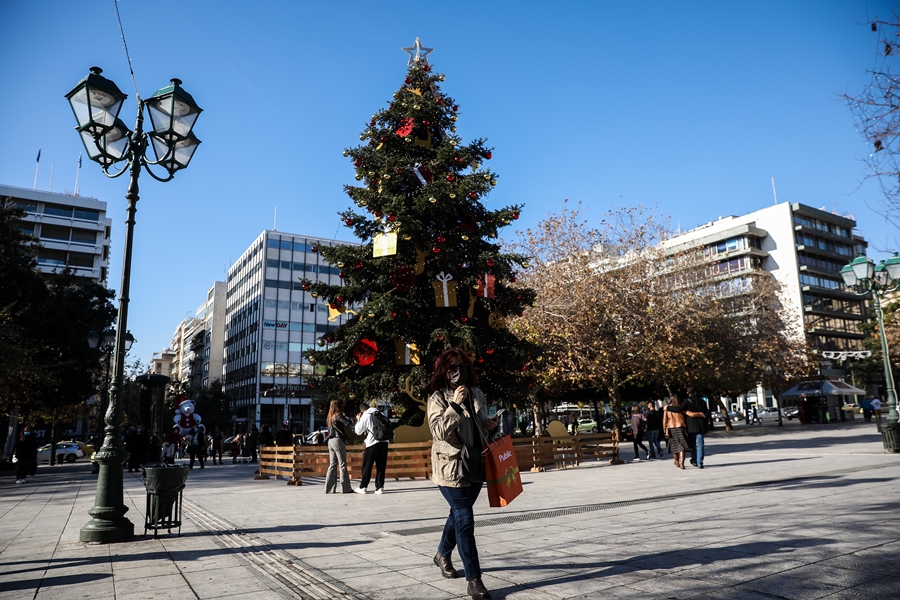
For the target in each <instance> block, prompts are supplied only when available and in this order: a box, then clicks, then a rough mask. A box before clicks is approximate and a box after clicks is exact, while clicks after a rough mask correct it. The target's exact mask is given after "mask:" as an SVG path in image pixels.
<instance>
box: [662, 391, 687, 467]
mask: <svg viewBox="0 0 900 600" xmlns="http://www.w3.org/2000/svg"><path fill="white" fill-rule="evenodd" d="M678 405H679V401H678V396H676V395H675V394H672V395H671V396H669V405H668V406H666V407H665V408H664V409H663V433H664V434H665V436H666V445H667V446H668V447H669V452H671V453H672V456H674V457H675V466H676V467H678V468H679V469H683V468H684V453H685V452H687V451H688V450H689V449H690V447H691V446H690V444H689V443H688V439H687V428H686V427H685V423H684V415H683V414H681V413H680V412H673V411H672V410H671V409H672V408H673V407H674V408H677V407H678Z"/></svg>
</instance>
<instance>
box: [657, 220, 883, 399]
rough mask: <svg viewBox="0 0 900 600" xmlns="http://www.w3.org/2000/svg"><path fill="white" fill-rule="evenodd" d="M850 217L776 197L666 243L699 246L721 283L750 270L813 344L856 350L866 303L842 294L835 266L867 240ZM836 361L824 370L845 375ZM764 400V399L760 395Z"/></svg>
mask: <svg viewBox="0 0 900 600" xmlns="http://www.w3.org/2000/svg"><path fill="white" fill-rule="evenodd" d="M855 227H856V221H855V220H854V219H853V217H852V216H849V215H846V216H842V215H839V214H836V213H832V212H828V211H826V210H824V209H818V208H813V207H811V206H807V205H805V204H799V203H793V204H792V203H781V204H776V205H773V206H770V207H768V208H763V209H761V210H758V211H755V212H752V213H750V214H747V215H744V216H741V217H737V216H729V217H720V218H719V219H718V220H716V221H712V222H710V223H706V224H705V225H701V226H700V227H697V228H695V229H692V230H690V231H686V232H684V233H681V234H679V235H676V236H675V237H673V238H670V239H669V240H667V241H666V242H665V245H666V246H668V247H670V248H673V249H675V248H685V247H701V246H702V247H703V249H704V253H705V255H706V256H707V257H709V258H710V259H711V261H712V262H713V263H714V265H715V266H714V270H715V272H716V273H717V274H718V275H719V276H720V278H721V280H722V285H728V286H732V287H734V286H738V287H740V286H741V285H744V284H746V283H748V282H749V278H748V277H747V274H748V272H749V271H751V270H754V269H762V270H765V271H768V272H769V273H771V274H772V275H773V276H774V277H775V278H776V280H777V281H778V282H779V283H780V284H781V301H782V305H783V308H784V310H785V311H786V314H787V315H788V319H789V321H790V322H792V323H793V324H795V325H796V326H797V327H796V330H797V331H798V332H803V334H805V335H806V337H807V340H808V341H809V343H810V344H811V345H812V347H814V348H816V349H817V350H819V351H820V352H821V351H824V350H859V349H861V343H862V340H863V338H864V337H865V336H864V334H863V333H861V332H860V331H859V327H858V326H859V325H860V324H862V323H865V321H866V320H867V318H868V316H867V312H866V303H865V301H864V300H862V299H861V298H860V297H858V296H855V295H853V294H850V293H847V291H846V290H845V289H844V284H843V280H842V279H841V276H840V270H841V268H842V267H843V266H844V265H846V264H847V263H848V262H850V261H851V260H853V258H855V257H856V256H857V255H858V254H859V253H862V252H865V248H866V245H867V244H866V241H865V240H864V239H863V238H862V237H861V236H860V235H858V234H855V233H854V228H855ZM840 367H841V365H838V364H832V363H831V361H827V360H823V361H822V364H821V373H822V374H823V375H835V376H840V375H843V374H844V373H843V371H842V370H841V369H840ZM760 403H761V404H762V401H761V402H760Z"/></svg>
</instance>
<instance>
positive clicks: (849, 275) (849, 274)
mask: <svg viewBox="0 0 900 600" xmlns="http://www.w3.org/2000/svg"><path fill="white" fill-rule="evenodd" d="M841 277H843V278H844V285H846V286H847V287H854V286H855V285H856V283H857V278H856V273H854V272H853V269H852V268H851V267H850V265H849V264H846V265H844V267H843V268H842V269H841Z"/></svg>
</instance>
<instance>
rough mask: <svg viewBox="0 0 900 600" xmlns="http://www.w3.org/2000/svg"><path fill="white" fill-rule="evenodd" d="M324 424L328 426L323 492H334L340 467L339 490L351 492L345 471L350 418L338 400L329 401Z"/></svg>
mask: <svg viewBox="0 0 900 600" xmlns="http://www.w3.org/2000/svg"><path fill="white" fill-rule="evenodd" d="M325 425H326V426H327V427H328V471H327V472H326V473H325V493H326V494H332V493H334V489H335V487H336V486H337V478H338V469H340V475H341V492H342V493H344V494H350V493H352V492H353V487H352V486H351V485H350V473H349V472H348V471H347V441H348V438H347V428H348V427H350V419H348V418H347V417H346V416H345V415H344V412H343V411H342V410H341V401H340V400H337V399H335V400H332V401H331V406H329V407H328V416H327V417H326V418H325Z"/></svg>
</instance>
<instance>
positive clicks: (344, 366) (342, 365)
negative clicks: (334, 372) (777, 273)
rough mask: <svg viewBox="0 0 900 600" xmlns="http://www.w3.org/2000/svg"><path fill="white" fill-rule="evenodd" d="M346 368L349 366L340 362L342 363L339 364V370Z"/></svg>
mask: <svg viewBox="0 0 900 600" xmlns="http://www.w3.org/2000/svg"><path fill="white" fill-rule="evenodd" d="M348 366H350V365H348V364H347V363H345V362H342V363H341V368H342V369H346V368H347V367H348Z"/></svg>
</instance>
